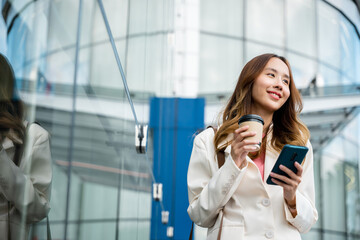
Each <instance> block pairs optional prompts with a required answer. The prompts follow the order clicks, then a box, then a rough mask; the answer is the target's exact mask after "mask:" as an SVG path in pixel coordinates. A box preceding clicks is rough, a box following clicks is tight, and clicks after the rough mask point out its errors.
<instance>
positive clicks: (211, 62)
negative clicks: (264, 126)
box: [0, 0, 360, 240]
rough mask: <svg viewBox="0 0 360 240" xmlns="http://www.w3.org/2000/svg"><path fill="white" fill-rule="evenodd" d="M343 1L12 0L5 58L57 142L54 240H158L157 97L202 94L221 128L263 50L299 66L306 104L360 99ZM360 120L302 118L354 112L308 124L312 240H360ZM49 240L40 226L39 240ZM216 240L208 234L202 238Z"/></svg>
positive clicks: (0, 31)
mask: <svg viewBox="0 0 360 240" xmlns="http://www.w3.org/2000/svg"><path fill="white" fill-rule="evenodd" d="M332 2H335V3H332ZM339 2H341V1H323V0H301V1H300V0H281V1H278V0H224V1H216V0H196V1H195V0H194V1H177V0H176V1H167V0H155V1H149V0H103V1H101V0H61V1H60V0H37V1H27V0H14V1H5V0H3V1H2V8H3V9H4V8H6V9H7V11H4V10H3V15H2V16H3V18H2V19H1V20H0V21H1V24H0V25H1V28H0V38H1V41H0V48H1V49H0V50H1V51H2V52H3V53H5V55H7V56H8V57H9V59H10V60H11V63H12V65H13V67H14V71H15V74H16V78H17V84H18V87H19V89H20V91H21V97H22V98H23V100H24V101H25V102H26V103H27V104H28V108H27V118H28V119H29V121H35V120H36V121H38V122H40V123H41V125H42V126H43V127H44V128H45V129H47V130H48V131H49V132H50V134H51V136H52V140H51V148H52V157H53V172H54V175H53V184H52V198H51V207H52V209H51V211H50V214H49V218H50V223H51V230H52V235H53V238H54V239H77V240H80V239H87V240H88V239H150V238H151V237H150V235H151V234H150V232H151V229H153V228H156V226H151V216H152V213H151V206H152V201H153V198H152V187H153V185H152V184H153V182H154V179H153V173H152V169H153V166H152V165H153V161H154V159H153V156H154V155H153V153H154V152H156V151H157V149H154V148H153V145H154V143H153V137H154V136H153V135H152V131H151V129H150V131H149V139H148V147H147V154H146V155H144V154H137V153H136V150H135V146H134V142H135V141H134V136H135V124H136V123H140V124H148V123H149V116H150V99H151V98H152V97H171V98H174V97H189V98H192V97H203V98H205V99H206V105H205V123H204V124H205V125H210V124H213V123H215V121H216V119H217V117H218V113H219V111H218V110H219V109H221V107H222V106H223V104H224V103H225V101H226V99H227V97H228V96H229V95H230V94H231V92H232V91H233V88H234V86H235V83H236V81H237V78H238V75H239V73H240V71H241V69H242V66H243V65H244V64H245V63H246V62H247V61H248V60H250V59H251V58H253V57H254V56H256V55H258V54H261V53H265V52H272V53H276V54H279V55H283V56H285V57H286V58H288V60H289V61H290V63H291V66H292V70H293V74H294V79H295V82H296V85H297V87H298V88H299V89H300V90H301V92H302V93H303V95H304V99H305V100H308V101H312V100H316V99H317V98H321V97H339V98H341V97H342V96H347V95H351V96H353V95H354V96H357V95H359V87H358V86H359V85H360V34H359V31H360V14H359V11H358V10H357V9H356V5H355V4H354V2H353V1H350V0H344V1H343V2H342V3H339ZM102 4H103V7H104V8H103V10H104V12H102V11H101V10H102V9H101V6H102ZM104 13H105V15H104ZM106 23H108V24H109V28H110V29H111V33H112V36H113V38H111V37H109V33H108V29H107V28H106ZM112 40H114V45H115V46H116V50H117V54H118V56H119V59H120V61H121V64H122V68H123V70H124V74H125V76H126V79H127V84H128V88H129V90H130V94H129V97H130V98H131V99H132V104H133V105H131V104H130V103H129V101H128V95H127V91H126V88H125V87H124V84H123V79H122V76H121V72H120V71H119V62H118V61H117V59H116V55H114V48H113V46H112V44H111V43H112ZM314 86H315V87H314ZM132 106H133V107H134V108H132ZM214 109H215V110H214ZM305 109H306V105H305ZM305 109H304V110H305ZM133 110H135V114H134V112H133ZM357 112H358V107H357V106H353V105H351V104H350V105H346V104H345V105H344V106H342V107H339V108H338V109H330V110H329V109H324V111H321V110H319V111H316V112H308V113H307V115H306V114H304V115H303V117H304V121H305V123H307V121H306V120H305V119H310V117H311V116H313V115H314V116H316V117H319V118H321V117H323V116H328V118H330V119H331V118H332V117H331V116H333V119H336V116H339V114H340V115H341V114H343V115H344V118H340V119H339V121H337V122H332V121H329V123H327V124H328V125H326V128H325V129H323V128H322V127H323V125H324V124H320V123H316V124H312V121H310V120H309V129H310V131H311V134H312V139H311V141H312V142H313V146H314V153H315V155H314V163H315V181H316V197H317V198H316V204H317V209H318V211H319V220H318V222H317V223H316V225H315V226H314V227H313V228H312V229H311V231H310V232H309V233H307V234H304V235H303V239H312V240H313V239H314V240H315V239H317V240H350V239H351V240H355V239H360V186H359V184H360V183H359V176H360V168H359V154H360V150H359V149H360V146H359V145H360V137H359V136H360V134H359V131H360V118H359V117H358V116H357ZM135 116H136V119H135ZM324 132H325V133H326V134H327V132H331V133H332V134H330V135H329V136H330V138H326V139H323V138H321V136H323V135H324V134H325V133H324ZM326 134H325V135H326ZM169 144H172V143H169ZM161 147H164V148H165V147H167V146H161ZM187 161H188V160H184V162H187ZM183 177H184V178H186V175H184V176H183ZM164 194H170V193H164ZM171 214H172V213H171V211H170V215H171ZM158 224H159V225H161V224H162V223H161V222H159V223H158ZM153 225H154V224H153ZM189 230H190V229H188V228H185V227H184V228H183V229H179V228H175V229H174V231H175V232H176V231H185V232H189ZM45 233H46V224H45V223H43V222H41V223H39V224H37V225H35V226H34V227H33V230H32V233H31V234H32V237H33V238H35V236H37V237H38V238H39V239H43V238H44V237H45ZM205 238H206V232H205V231H204V229H201V228H196V229H195V239H197V240H199V239H205Z"/></svg>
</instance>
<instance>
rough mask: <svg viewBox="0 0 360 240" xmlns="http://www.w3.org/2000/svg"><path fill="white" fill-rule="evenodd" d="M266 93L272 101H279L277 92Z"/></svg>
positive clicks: (279, 96)
mask: <svg viewBox="0 0 360 240" xmlns="http://www.w3.org/2000/svg"><path fill="white" fill-rule="evenodd" d="M268 93H269V95H270V96H271V97H272V98H274V99H276V100H279V99H280V98H281V95H280V94H279V93H277V92H271V91H269V92H268Z"/></svg>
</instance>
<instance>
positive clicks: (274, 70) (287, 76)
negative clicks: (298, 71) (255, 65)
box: [265, 68, 290, 78]
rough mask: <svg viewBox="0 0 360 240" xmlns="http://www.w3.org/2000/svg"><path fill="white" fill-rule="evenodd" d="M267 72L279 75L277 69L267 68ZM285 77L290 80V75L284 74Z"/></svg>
mask: <svg viewBox="0 0 360 240" xmlns="http://www.w3.org/2000/svg"><path fill="white" fill-rule="evenodd" d="M265 70H270V71H273V72H275V73H278V71H277V70H276V69H275V68H265ZM283 76H284V77H286V78H290V77H289V75H287V74H283Z"/></svg>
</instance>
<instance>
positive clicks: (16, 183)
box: [0, 124, 52, 240]
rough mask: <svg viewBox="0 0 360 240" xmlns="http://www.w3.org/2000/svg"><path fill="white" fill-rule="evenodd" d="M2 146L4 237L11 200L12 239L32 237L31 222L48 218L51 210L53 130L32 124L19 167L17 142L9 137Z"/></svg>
mask: <svg viewBox="0 0 360 240" xmlns="http://www.w3.org/2000/svg"><path fill="white" fill-rule="evenodd" d="M10 131H11V130H10ZM14 137H15V136H14ZM19 141H21V140H19ZM0 144H1V143H0ZM2 146H3V149H2V150H1V151H0V240H7V239H8V201H10V202H11V206H12V207H11V209H10V220H11V223H10V227H11V229H10V231H11V239H14V240H15V239H16V240H23V239H28V233H29V227H30V225H31V223H34V222H38V221H40V220H41V219H43V218H45V217H46V216H47V214H48V212H49V211H50V204H49V202H50V190H51V179H52V169H51V154H50V143H49V134H48V132H47V131H46V130H45V129H43V128H42V127H41V126H39V125H38V124H31V125H30V126H29V128H28V130H27V139H26V147H25V149H24V153H23V156H22V158H21V160H20V166H19V167H18V166H16V165H15V164H14V162H13V160H12V159H13V157H14V154H15V147H14V144H13V142H12V141H11V140H10V139H9V138H5V139H4V141H3V143H2ZM23 217H24V218H23Z"/></svg>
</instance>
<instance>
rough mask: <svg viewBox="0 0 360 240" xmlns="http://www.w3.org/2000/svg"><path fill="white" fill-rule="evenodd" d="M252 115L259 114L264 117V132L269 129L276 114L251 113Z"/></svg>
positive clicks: (264, 112)
mask: <svg viewBox="0 0 360 240" xmlns="http://www.w3.org/2000/svg"><path fill="white" fill-rule="evenodd" d="M251 114H257V115H259V116H261V117H262V119H263V120H264V130H266V129H268V128H269V126H270V124H271V122H272V118H273V115H274V113H270V112H266V111H251Z"/></svg>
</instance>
